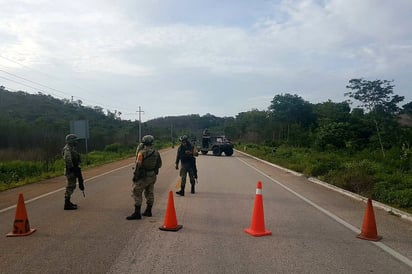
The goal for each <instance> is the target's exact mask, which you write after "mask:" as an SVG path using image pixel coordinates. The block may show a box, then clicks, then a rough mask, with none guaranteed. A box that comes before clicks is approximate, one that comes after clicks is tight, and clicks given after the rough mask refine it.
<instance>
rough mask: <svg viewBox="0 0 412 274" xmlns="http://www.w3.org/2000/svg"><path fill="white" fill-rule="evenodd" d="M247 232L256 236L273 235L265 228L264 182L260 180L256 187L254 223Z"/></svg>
mask: <svg viewBox="0 0 412 274" xmlns="http://www.w3.org/2000/svg"><path fill="white" fill-rule="evenodd" d="M245 232H246V233H248V234H250V235H252V236H255V237H260V236H266V235H272V232H271V231H268V230H266V229H265V217H264V214H263V197H262V183H261V182H258V183H257V187H256V197H255V206H254V209H253V216H252V225H251V226H250V228H247V229H245Z"/></svg>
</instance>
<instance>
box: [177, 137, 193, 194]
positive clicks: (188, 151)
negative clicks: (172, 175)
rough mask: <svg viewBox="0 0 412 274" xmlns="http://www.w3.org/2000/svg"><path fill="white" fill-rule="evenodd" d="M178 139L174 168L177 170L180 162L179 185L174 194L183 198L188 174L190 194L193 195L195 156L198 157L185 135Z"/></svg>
mask: <svg viewBox="0 0 412 274" xmlns="http://www.w3.org/2000/svg"><path fill="white" fill-rule="evenodd" d="M179 139H180V142H181V144H180V146H179V148H178V149H177V154H176V161H175V167H176V169H179V162H181V168H180V177H181V183H180V190H179V191H176V194H178V195H180V196H185V186H186V178H187V175H188V174H189V180H190V185H191V189H190V193H192V194H194V193H195V183H196V178H197V168H196V159H195V156H197V155H198V152H197V150H194V149H193V146H192V145H191V143H190V142H189V141H188V138H187V136H186V135H183V136H181V137H180V138H179Z"/></svg>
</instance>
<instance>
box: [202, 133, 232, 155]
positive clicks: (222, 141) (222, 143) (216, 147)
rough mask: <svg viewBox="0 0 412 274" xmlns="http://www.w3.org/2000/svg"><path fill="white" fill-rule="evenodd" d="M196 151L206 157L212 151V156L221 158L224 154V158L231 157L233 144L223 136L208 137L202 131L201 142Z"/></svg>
mask: <svg viewBox="0 0 412 274" xmlns="http://www.w3.org/2000/svg"><path fill="white" fill-rule="evenodd" d="M198 150H199V151H200V152H201V153H202V154H203V155H206V154H207V153H208V152H209V151H212V154H213V155H214V156H221V155H222V153H224V154H225V155H226V156H232V154H233V144H232V143H231V142H230V140H229V139H227V138H226V137H225V135H210V134H209V132H208V131H207V130H205V131H203V135H202V141H201V142H200V144H199V146H198Z"/></svg>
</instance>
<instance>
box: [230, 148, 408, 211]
mask: <svg viewBox="0 0 412 274" xmlns="http://www.w3.org/2000/svg"><path fill="white" fill-rule="evenodd" d="M236 149H238V150H241V151H244V152H246V153H248V154H251V155H253V156H255V157H258V158H260V159H263V160H266V161H268V162H271V163H274V164H277V165H279V166H283V167H285V168H288V169H291V170H293V171H296V172H299V173H302V174H304V175H305V176H307V177H315V178H318V179H320V180H322V181H324V182H326V183H329V184H332V185H335V186H337V187H340V188H342V189H345V190H348V191H351V192H353V193H357V194H359V195H362V196H365V197H371V198H372V199H374V200H376V201H379V202H381V203H384V204H387V205H390V206H392V207H394V208H398V209H401V210H404V211H406V212H409V213H412V170H411V163H410V162H408V163H406V164H405V162H404V161H401V159H400V158H399V157H398V155H397V154H396V152H394V151H389V152H388V155H387V157H386V159H382V158H381V157H380V155H379V153H375V152H371V151H359V152H346V151H323V152H320V151H315V150H313V149H310V148H295V147H288V146H280V147H277V148H276V149H274V148H272V147H268V146H263V145H256V144H237V145H236ZM405 167H406V168H405Z"/></svg>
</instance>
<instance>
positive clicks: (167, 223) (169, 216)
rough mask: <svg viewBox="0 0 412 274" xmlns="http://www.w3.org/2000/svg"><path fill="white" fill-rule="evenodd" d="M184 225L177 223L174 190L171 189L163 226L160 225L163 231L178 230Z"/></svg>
mask: <svg viewBox="0 0 412 274" xmlns="http://www.w3.org/2000/svg"><path fill="white" fill-rule="evenodd" d="M182 227H183V226H182V225H178V224H177V218H176V211H175V205H174V201H173V192H172V191H169V200H168V201H167V208H166V215H165V220H164V223H163V225H162V226H160V227H159V229H160V230H163V231H178V230H179V229H181V228H182Z"/></svg>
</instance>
